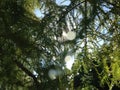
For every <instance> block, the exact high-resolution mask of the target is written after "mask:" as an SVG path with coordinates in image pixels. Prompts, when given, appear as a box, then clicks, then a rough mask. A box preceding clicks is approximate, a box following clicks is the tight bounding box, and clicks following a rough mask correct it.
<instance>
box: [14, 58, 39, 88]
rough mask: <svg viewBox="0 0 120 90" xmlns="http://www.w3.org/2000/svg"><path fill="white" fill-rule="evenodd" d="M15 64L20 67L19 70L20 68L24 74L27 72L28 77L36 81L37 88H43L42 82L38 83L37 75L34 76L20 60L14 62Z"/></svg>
mask: <svg viewBox="0 0 120 90" xmlns="http://www.w3.org/2000/svg"><path fill="white" fill-rule="evenodd" d="M14 63H15V64H16V65H17V66H18V68H20V69H21V70H22V71H23V72H25V73H26V74H27V75H28V76H30V77H31V78H32V79H33V80H34V82H35V84H36V87H37V88H40V87H41V84H40V82H38V80H37V78H36V77H35V75H33V73H32V72H30V71H29V70H28V69H27V68H26V67H25V66H24V65H23V64H22V63H21V62H19V61H18V60H14Z"/></svg>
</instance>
